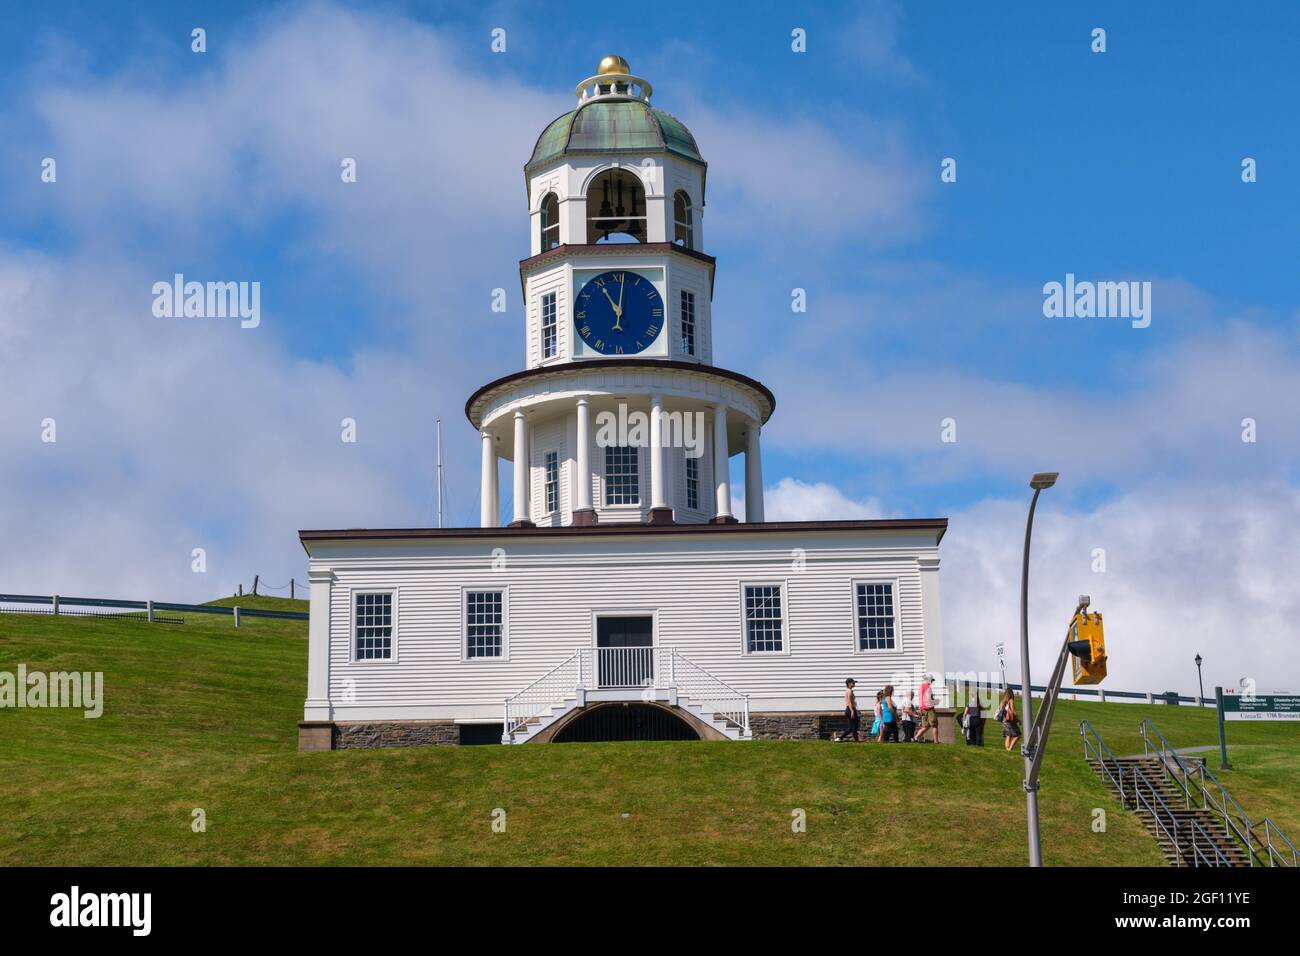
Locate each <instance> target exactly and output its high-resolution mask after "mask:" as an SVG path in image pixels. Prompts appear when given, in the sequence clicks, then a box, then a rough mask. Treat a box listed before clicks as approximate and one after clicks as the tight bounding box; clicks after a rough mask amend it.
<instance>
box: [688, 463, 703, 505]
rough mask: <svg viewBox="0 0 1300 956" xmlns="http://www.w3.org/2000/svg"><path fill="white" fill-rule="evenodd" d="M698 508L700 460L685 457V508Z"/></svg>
mask: <svg viewBox="0 0 1300 956" xmlns="http://www.w3.org/2000/svg"><path fill="white" fill-rule="evenodd" d="M699 506H700V460H699V459H698V458H692V457H691V456H690V455H687V456H686V507H688V508H699Z"/></svg>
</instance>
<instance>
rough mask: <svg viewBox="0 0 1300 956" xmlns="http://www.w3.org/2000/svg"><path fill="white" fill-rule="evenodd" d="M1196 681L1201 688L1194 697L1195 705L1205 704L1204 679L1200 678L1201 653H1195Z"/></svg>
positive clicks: (1202, 705) (1201, 705)
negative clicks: (1199, 692) (1198, 693)
mask: <svg viewBox="0 0 1300 956" xmlns="http://www.w3.org/2000/svg"><path fill="white" fill-rule="evenodd" d="M1196 683H1197V685H1198V686H1199V687H1200V688H1201V695H1200V696H1199V697H1197V698H1196V706H1197V707H1204V706H1205V681H1204V680H1202V679H1201V655H1200V654H1197V655H1196Z"/></svg>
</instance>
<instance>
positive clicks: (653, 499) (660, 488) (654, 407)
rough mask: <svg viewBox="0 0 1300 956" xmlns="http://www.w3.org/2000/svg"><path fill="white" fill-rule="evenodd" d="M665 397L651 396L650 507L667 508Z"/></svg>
mask: <svg viewBox="0 0 1300 956" xmlns="http://www.w3.org/2000/svg"><path fill="white" fill-rule="evenodd" d="M663 424H664V397H663V396H662V395H651V396H650V507H651V508H667V507H668V502H667V501H665V500H664V433H663Z"/></svg>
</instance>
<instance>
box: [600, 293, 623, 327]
mask: <svg viewBox="0 0 1300 956" xmlns="http://www.w3.org/2000/svg"><path fill="white" fill-rule="evenodd" d="M600 291H601V292H603V293H605V298H607V299H609V304H610V307H611V308H612V309H613V310H614V328H613V329H612V331H614V332H622V331H623V326H622V325H621V324H620V323H621V322H622V321H623V310H622V309H621V308H619V306H618V305H617V304H616V303H615V302H614V297H613V296H612V295H610V294H609V290H608V289H606V288H605V287H604V286H601V287H600Z"/></svg>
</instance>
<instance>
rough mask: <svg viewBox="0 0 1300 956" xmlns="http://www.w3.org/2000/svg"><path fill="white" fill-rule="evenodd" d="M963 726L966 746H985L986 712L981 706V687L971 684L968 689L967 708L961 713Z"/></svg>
mask: <svg viewBox="0 0 1300 956" xmlns="http://www.w3.org/2000/svg"><path fill="white" fill-rule="evenodd" d="M961 720H962V724H963V725H964V726H965V727H966V745H967V746H969V747H983V746H984V710H983V708H982V707H981V706H980V691H979V687H978V686H977V685H975V684H971V685H970V686H969V687H968V688H967V689H966V707H965V708H964V709H963V710H962V712H961Z"/></svg>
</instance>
